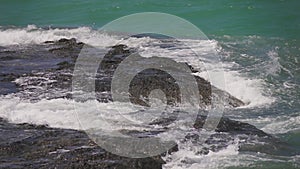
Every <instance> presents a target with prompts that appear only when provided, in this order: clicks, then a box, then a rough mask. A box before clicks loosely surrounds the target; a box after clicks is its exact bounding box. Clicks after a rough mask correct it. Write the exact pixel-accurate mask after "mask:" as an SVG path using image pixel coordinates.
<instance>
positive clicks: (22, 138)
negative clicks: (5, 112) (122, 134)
mask: <svg viewBox="0 0 300 169" xmlns="http://www.w3.org/2000/svg"><path fill="white" fill-rule="evenodd" d="M0 135H1V138H0V159H1V160H0V161H1V162H0V168H102V169H110V168H116V169H161V165H162V164H163V163H164V161H163V160H162V159H161V158H160V156H156V157H148V158H142V159H131V158H126V157H121V156H117V155H114V154H111V153H109V152H107V151H105V150H104V149H102V148H100V147H99V146H97V145H96V144H95V143H93V141H91V140H90V139H89V137H88V136H87V135H86V134H85V133H84V132H82V131H76V130H70V129H58V128H48V127H47V126H43V125H41V126H38V125H32V124H11V123H8V122H7V121H5V120H3V119H1V118H0ZM12 159H13V160H12Z"/></svg>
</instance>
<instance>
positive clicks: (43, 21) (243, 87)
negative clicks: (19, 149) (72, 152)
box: [0, 0, 300, 169]
mask: <svg viewBox="0 0 300 169" xmlns="http://www.w3.org/2000/svg"><path fill="white" fill-rule="evenodd" d="M299 11H300V1H298V0H251V1H250V0H245V1H237V0H223V1H209V0H202V1H197V0H188V1H180V0H174V1H168V2H167V1H138V0H130V1H107V0H104V1H96V0H91V1H79V0H73V1H63V0H52V1H37V0H28V1H21V0H20V1H18V0H10V1H9V0H3V1H1V5H0V51H1V52H5V51H18V50H19V49H29V50H28V51H30V48H31V47H32V48H35V47H36V45H40V44H42V43H44V42H45V41H55V40H59V39H61V38H68V39H69V38H75V39H76V40H77V41H79V42H84V43H85V44H89V45H98V46H99V44H100V46H101V47H103V48H106V47H110V46H113V45H115V44H117V43H119V42H120V40H121V39H122V37H120V35H114V34H105V33H103V32H100V31H98V29H99V28H101V27H102V26H104V25H105V24H107V23H109V22H110V21H113V20H115V19H117V18H119V17H122V16H125V15H129V14H133V13H137V12H164V13H169V14H173V15H176V16H178V17H182V18H184V19H186V20H188V21H190V22H191V23H193V24H194V25H196V26H197V27H198V28H199V29H201V30H202V31H203V32H204V33H205V34H206V35H207V36H208V38H209V39H210V40H206V41H196V40H192V39H185V42H186V43H187V44H189V45H191V46H193V47H194V48H197V49H198V50H199V52H207V50H210V49H212V48H213V49H215V50H216V51H218V54H219V55H220V57H221V60H222V64H223V70H224V77H225V80H226V87H225V88H223V90H225V91H227V92H229V93H230V94H231V95H233V96H235V97H237V98H239V99H241V100H242V101H244V102H245V103H248V104H247V105H246V106H244V107H240V108H235V109H228V110H227V109H226V111H225V112H224V115H225V116H227V117H229V118H231V119H234V120H238V121H242V122H247V123H249V124H252V125H254V126H256V127H257V128H259V129H261V130H263V131H264V132H266V133H269V134H271V135H273V136H275V137H277V138H279V139H280V140H282V141H284V142H286V143H287V144H289V145H290V146H291V147H292V148H293V150H294V151H295V152H294V153H290V154H289V152H282V153H279V154H276V155H274V154H265V153H254V152H245V151H238V150H239V145H238V142H239V140H237V141H236V142H234V143H232V144H230V145H229V146H228V147H227V148H226V149H222V150H221V151H218V152H210V153H209V154H207V155H199V154H197V153H196V152H194V151H193V148H190V147H188V145H186V146H184V145H182V146H181V149H179V151H178V152H175V153H174V154H173V155H171V156H170V157H166V161H167V163H166V164H164V165H163V168H165V169H172V168H184V169H185V168H194V169H198V168H232V169H233V168H234V169H237V168H265V169H269V168H270V169H291V168H300V104H299V100H300V33H299V30H300V12H299ZM122 43H123V44H125V45H127V46H129V47H133V48H139V49H140V52H141V53H143V54H144V55H149V56H151V55H159V54H162V55H168V56H170V57H173V59H175V60H176V59H177V60H180V58H181V57H182V56H184V55H187V53H188V51H186V49H184V48H176V50H175V52H174V50H172V51H171V52H170V51H169V50H168V49H167V48H165V47H159V46H157V43H158V42H157V39H154V38H151V37H142V38H135V37H131V38H128V39H122ZM24 56H26V53H25V54H24ZM25 58H26V57H25ZM31 59H32V58H31ZM200 60H201V61H203V60H204V61H205V58H200ZM200 60H199V58H197V57H193V56H189V57H188V59H187V62H188V63H189V64H191V65H192V66H194V67H195V68H197V67H198V68H200V67H201V63H200ZM48 62H56V60H55V58H54V59H53V60H51V59H50V61H49V60H46V61H45V60H43V59H41V60H36V61H32V60H29V59H28V63H26V62H25V63H24V65H25V66H24V69H22V70H15V69H13V67H12V68H11V69H7V68H5V69H4V68H3V67H5V66H4V65H5V64H10V63H12V62H10V61H9V60H6V59H0V71H1V72H0V73H1V74H7V73H15V72H22V71H24V72H26V70H27V69H28V68H26V66H33V67H34V66H37V67H39V64H43V65H44V66H45V67H47V65H48ZM14 63H15V62H14ZM31 63H32V64H31ZM16 64H18V63H17V62H16ZM19 64H20V63H19ZM49 65H50V64H49ZM39 71H40V73H41V72H42V70H39ZM39 71H37V72H34V73H39ZM198 75H199V76H202V77H206V76H205V73H199V74H198ZM27 78H34V77H27ZM27 82H28V79H26V77H19V78H17V79H16V80H15V81H14V83H16V84H18V85H20V86H27V88H26V89H24V91H20V92H18V91H15V89H14V88H13V87H12V86H9V84H6V83H0V85H1V88H0V93H1V96H0V117H3V118H6V119H8V120H9V121H10V122H12V123H25V122H26V123H33V124H48V125H49V126H50V127H59V128H71V129H80V127H79V125H78V121H77V119H75V118H74V116H72V113H73V111H74V107H73V101H71V100H69V99H64V98H55V97H49V95H52V96H53V95H56V96H59V95H61V93H64V92H66V91H60V90H55V89H53V90H52V91H45V90H43V88H42V87H41V88H39V86H38V85H37V86H35V85H31V84H28V83H27ZM43 83H51V79H47V78H45V79H44V80H43ZM7 85H8V86H7ZM30 85H31V86H30ZM217 87H218V86H217ZM33 89H34V90H33ZM32 91H33V93H30V92H32ZM34 93H38V95H35V94H34ZM32 98H34V99H33V100H35V101H34V102H31V101H30V100H32ZM87 104H91V103H87ZM87 106H88V105H87ZM98 107H100V108H101V109H102V110H103V111H107V112H109V110H110V109H111V105H110V103H99V105H98ZM58 112H59V113H58ZM116 120H118V119H116ZM257 144H259V143H257ZM183 161H184V162H183Z"/></svg>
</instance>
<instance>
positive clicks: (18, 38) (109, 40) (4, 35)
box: [0, 25, 118, 46]
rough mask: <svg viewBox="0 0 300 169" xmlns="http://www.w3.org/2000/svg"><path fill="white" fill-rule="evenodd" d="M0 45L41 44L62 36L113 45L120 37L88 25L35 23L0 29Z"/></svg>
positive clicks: (85, 41) (93, 43)
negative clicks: (49, 26) (39, 24)
mask: <svg viewBox="0 0 300 169" xmlns="http://www.w3.org/2000/svg"><path fill="white" fill-rule="evenodd" d="M0 37H1V39H0V46H9V45H28V44H41V43H43V42H45V41H56V40H59V39H62V38H67V39H70V38H76V39H77V40H78V41H81V42H84V43H87V44H90V45H97V46H111V45H114V44H116V42H117V41H118V39H116V38H114V37H113V36H108V35H106V34H103V33H99V32H98V31H95V30H92V29H91V28H88V27H79V28H73V29H67V28H65V29H62V28H61V29H59V28H50V29H47V30H45V29H41V28H37V27H36V26H34V25H29V26H27V28H13V29H5V30H0Z"/></svg>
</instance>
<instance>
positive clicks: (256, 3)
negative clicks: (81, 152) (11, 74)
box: [0, 0, 300, 39]
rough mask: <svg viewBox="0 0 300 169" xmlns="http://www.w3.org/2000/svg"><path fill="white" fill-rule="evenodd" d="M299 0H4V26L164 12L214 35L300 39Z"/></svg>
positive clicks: (94, 23) (94, 21)
mask: <svg viewBox="0 0 300 169" xmlns="http://www.w3.org/2000/svg"><path fill="white" fill-rule="evenodd" d="M299 11H300V1H299V0H244V1H240V0H223V1H220V0H218V1H211V0H201V1H198V0H188V1H181V0H173V1H160V0H152V1H144V0H130V1H121V0H118V1H116V0H113V1H110V0H101V1H98V0H90V1H79V0H71V1H62V0H43V1H40V0H27V1H22V0H2V1H1V5H0V25H1V26H8V25H10V26H26V25H28V24H35V25H37V26H40V27H48V26H53V27H77V26H90V27H93V28H99V27H101V26H103V25H104V24H106V23H108V22H110V21H112V20H114V19H117V18H119V17H121V16H124V15H128V14H133V13H136V12H165V13H170V14H174V15H177V16H179V17H182V18H184V19H187V20H189V21H190V22H192V23H193V24H195V25H196V26H198V27H199V28H200V29H202V31H204V33H206V34H208V35H210V34H213V35H246V36H247V35H259V36H269V37H284V38H292V39H293V38H296V39H298V38H300V34H299V33H298V30H300V29H299V28H300V12H299Z"/></svg>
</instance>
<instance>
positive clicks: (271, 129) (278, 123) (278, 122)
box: [262, 116, 300, 134]
mask: <svg viewBox="0 0 300 169" xmlns="http://www.w3.org/2000/svg"><path fill="white" fill-rule="evenodd" d="M262 130H263V131H265V132H267V133H272V134H283V133H287V132H291V131H300V116H296V117H290V116H287V117H280V118H279V117H277V118H275V119H269V123H267V124H266V125H265V126H264V127H263V128H262Z"/></svg>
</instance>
